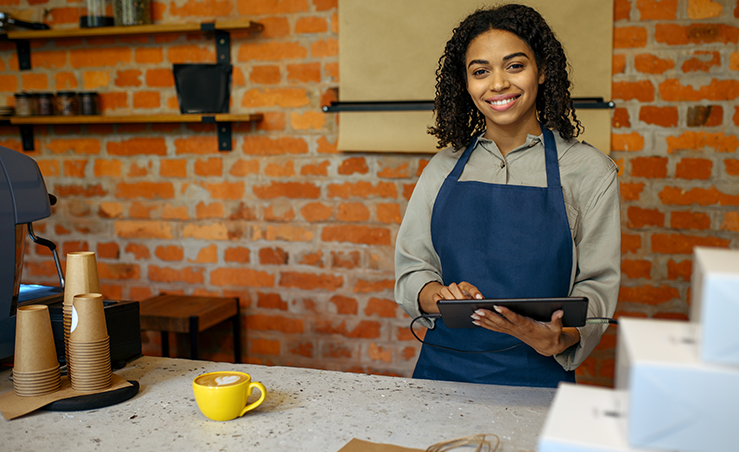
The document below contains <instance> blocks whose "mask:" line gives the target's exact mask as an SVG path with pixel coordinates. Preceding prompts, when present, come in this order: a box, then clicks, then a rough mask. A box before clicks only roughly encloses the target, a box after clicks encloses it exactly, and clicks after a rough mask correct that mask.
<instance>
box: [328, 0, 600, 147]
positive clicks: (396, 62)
mask: <svg viewBox="0 0 739 452" xmlns="http://www.w3.org/2000/svg"><path fill="white" fill-rule="evenodd" d="M494 3H497V2H481V1H480V0H371V1H367V0H339V33H340V41H339V43H340V44H339V73H340V74H341V76H340V82H339V97H340V100H341V101H342V102H349V101H393V100H432V99H433V98H434V85H435V71H436V67H437V63H438V59H439V57H440V56H441V53H442V51H443V50H444V44H445V43H446V41H447V40H448V39H449V37H450V36H451V32H452V29H453V28H454V27H455V26H457V25H458V24H459V22H460V21H461V20H462V19H464V18H465V17H466V16H467V15H468V14H469V13H471V12H473V11H474V10H475V9H477V8H478V7H480V6H484V5H486V4H494ZM520 3H524V4H527V5H530V6H532V7H534V8H536V9H537V10H538V11H539V12H540V13H541V14H542V16H544V18H545V19H546V20H547V22H548V23H549V25H550V26H551V27H552V29H553V30H554V32H555V33H556V34H557V37H558V38H559V39H560V41H561V42H562V44H563V45H564V47H565V51H566V52H567V57H568V59H569V62H570V64H571V65H572V68H573V71H572V78H573V82H574V84H575V88H574V91H573V95H574V97H602V98H603V99H604V100H606V101H609V100H610V99H611V58H612V57H611V54H612V36H613V0H556V1H555V0H521V1H520ZM577 115H578V118H579V119H580V120H581V121H582V122H583V124H584V125H585V128H586V132H585V135H583V136H581V137H580V139H582V140H585V141H587V142H589V143H591V144H593V145H594V146H596V147H597V148H599V149H601V150H602V151H604V152H608V151H609V150H610V133H611V127H610V112H609V111H608V110H585V109H580V110H578V111H577ZM432 124H433V114H432V113H431V112H429V111H426V112H361V113H354V112H352V113H348V112H347V113H340V114H339V143H338V148H339V150H342V151H388V152H435V151H436V140H435V138H434V137H432V136H431V135H428V134H427V133H426V128H427V127H428V126H430V125H432Z"/></svg>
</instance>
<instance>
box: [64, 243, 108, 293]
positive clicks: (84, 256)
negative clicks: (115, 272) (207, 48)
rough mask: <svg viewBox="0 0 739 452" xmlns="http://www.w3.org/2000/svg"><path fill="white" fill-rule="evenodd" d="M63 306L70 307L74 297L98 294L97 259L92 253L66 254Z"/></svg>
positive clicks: (76, 252) (77, 252)
mask: <svg viewBox="0 0 739 452" xmlns="http://www.w3.org/2000/svg"><path fill="white" fill-rule="evenodd" d="M66 270H67V271H66V275H65V281H64V305H67V306H71V305H72V300H73V298H74V296H75V295H79V294H82V293H98V292H100V279H99V278H98V267H97V259H96V258H95V252H94V251H75V252H72V253H67V267H66Z"/></svg>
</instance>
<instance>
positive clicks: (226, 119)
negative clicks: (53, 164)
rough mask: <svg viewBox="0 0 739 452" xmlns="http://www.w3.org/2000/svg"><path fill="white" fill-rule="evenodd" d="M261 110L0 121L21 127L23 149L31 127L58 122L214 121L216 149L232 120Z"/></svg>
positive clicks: (29, 142)
mask: <svg viewBox="0 0 739 452" xmlns="http://www.w3.org/2000/svg"><path fill="white" fill-rule="evenodd" d="M262 118H263V115H262V114H261V113H254V114H230V113H216V114H207V113H206V114H199V115H177V114H172V115H132V116H106V115H98V116H86V115H85V116H82V115H80V116H4V117H0V119H2V121H1V122H2V123H5V124H7V123H9V124H10V125H15V126H18V127H19V128H20V132H21V141H22V142H23V150H24V151H32V150H33V146H34V144H33V126H35V125H37V126H42V125H59V124H151V123H159V124H161V123H182V122H185V123H190V124H192V123H198V122H199V123H217V124H218V126H217V127H216V132H217V134H218V150H219V151H230V150H231V123H232V122H252V121H261V120H262Z"/></svg>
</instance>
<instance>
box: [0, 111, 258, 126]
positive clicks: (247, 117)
mask: <svg viewBox="0 0 739 452" xmlns="http://www.w3.org/2000/svg"><path fill="white" fill-rule="evenodd" d="M262 117H263V116H262V114H261V113H256V114H230V113H214V114H207V113H205V114H197V115H192V114H190V115H178V114H171V115H132V116H106V115H97V116H87V115H84V116H83V115H80V116H9V117H4V118H6V119H9V120H10V124H12V125H55V124H141V123H176V122H187V123H192V122H252V121H261V120H262Z"/></svg>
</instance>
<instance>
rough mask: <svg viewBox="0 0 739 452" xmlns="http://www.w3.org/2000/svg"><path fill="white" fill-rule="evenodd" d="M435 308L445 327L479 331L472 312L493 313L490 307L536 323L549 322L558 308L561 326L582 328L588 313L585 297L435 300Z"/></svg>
mask: <svg viewBox="0 0 739 452" xmlns="http://www.w3.org/2000/svg"><path fill="white" fill-rule="evenodd" d="M436 305H437V306H438V307H439V311H440V312H441V318H442V320H444V324H445V325H446V326H447V327H449V328H479V327H478V326H477V325H475V324H473V323H472V320H473V319H472V317H471V316H472V313H474V312H475V311H476V310H478V309H487V310H489V311H492V312H495V309H493V306H505V307H506V308H508V309H510V310H511V311H513V312H515V313H516V314H519V315H525V316H526V317H531V318H532V319H534V320H538V321H540V322H549V321H550V320H551V319H552V314H553V313H554V312H555V311H557V310H558V309H562V310H563V311H564V316H563V317H562V326H564V327H578V326H585V320H586V318H587V314H588V299H587V298H586V297H564V298H505V299H503V298H501V299H497V300H494V299H486V300H439V301H438V302H437V303H436Z"/></svg>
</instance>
